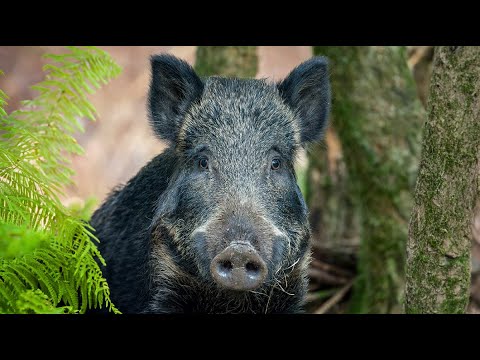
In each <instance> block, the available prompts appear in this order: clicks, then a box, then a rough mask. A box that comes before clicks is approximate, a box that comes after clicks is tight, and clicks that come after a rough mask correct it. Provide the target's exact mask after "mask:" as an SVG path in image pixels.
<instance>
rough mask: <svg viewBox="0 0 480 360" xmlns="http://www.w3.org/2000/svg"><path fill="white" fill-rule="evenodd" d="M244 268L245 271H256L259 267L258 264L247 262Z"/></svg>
mask: <svg viewBox="0 0 480 360" xmlns="http://www.w3.org/2000/svg"><path fill="white" fill-rule="evenodd" d="M245 269H247V272H251V273H256V272H258V270H259V269H260V265H258V264H256V263H253V262H248V263H247V265H245Z"/></svg>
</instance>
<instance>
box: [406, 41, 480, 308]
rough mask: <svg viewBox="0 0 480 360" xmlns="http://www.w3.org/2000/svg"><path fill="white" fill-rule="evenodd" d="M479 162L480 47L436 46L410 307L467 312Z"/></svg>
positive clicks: (412, 238) (412, 240)
mask: <svg viewBox="0 0 480 360" xmlns="http://www.w3.org/2000/svg"><path fill="white" fill-rule="evenodd" d="M479 162H480V48H479V47H453V46H445V47H438V48H436V49H435V58H434V68H433V74H432V79H431V85H430V95H429V100H428V119H427V122H426V125H425V129H424V139H423V150H422V161H421V164H420V170H419V175H418V181H417V185H416V188H415V206H414V209H413V212H412V216H411V219H410V227H409V239H408V247H407V269H406V272H407V284H406V307H405V308H406V311H407V312H408V313H463V312H465V310H466V306H467V304H468V299H469V286H470V266H471V265H470V247H471V237H472V232H471V226H472V218H473V209H474V206H475V202H476V200H477V198H478V196H479V192H480V191H479V182H478V171H479Z"/></svg>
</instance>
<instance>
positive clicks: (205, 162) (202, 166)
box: [198, 158, 208, 170]
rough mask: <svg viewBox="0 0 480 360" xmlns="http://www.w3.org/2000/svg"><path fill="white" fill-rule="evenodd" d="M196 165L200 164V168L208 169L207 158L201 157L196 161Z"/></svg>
mask: <svg viewBox="0 0 480 360" xmlns="http://www.w3.org/2000/svg"><path fill="white" fill-rule="evenodd" d="M198 165H199V166H200V168H202V169H205V170H206V169H208V160H207V159H205V158H202V159H200V160H199V161H198Z"/></svg>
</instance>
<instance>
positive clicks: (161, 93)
mask: <svg viewBox="0 0 480 360" xmlns="http://www.w3.org/2000/svg"><path fill="white" fill-rule="evenodd" d="M150 62H151V65H152V77H151V82H150V92H149V95H148V97H149V99H148V105H149V117H150V123H151V125H152V127H153V130H154V131H155V133H156V134H157V136H159V137H160V138H161V139H164V140H167V141H171V142H175V140H176V137H177V134H178V131H179V130H180V127H181V125H182V122H183V119H184V117H185V114H186V112H187V110H188V108H189V107H190V105H191V104H192V103H193V102H194V101H195V100H198V99H199V98H200V96H201V95H202V91H203V82H202V80H200V78H199V77H198V76H197V74H195V71H194V70H193V69H192V67H191V66H190V65H189V64H188V63H187V62H185V61H183V60H180V59H178V58H176V57H174V56H172V55H167V54H163V55H154V56H152V57H151V59H150Z"/></svg>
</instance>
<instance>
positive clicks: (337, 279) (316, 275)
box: [308, 268, 349, 285]
mask: <svg viewBox="0 0 480 360" xmlns="http://www.w3.org/2000/svg"><path fill="white" fill-rule="evenodd" d="M308 276H309V277H310V279H313V280H316V281H317V282H318V283H320V284H326V285H343V284H346V283H348V280H349V279H348V278H344V277H341V276H337V275H334V274H329V273H327V272H325V271H322V270H318V269H315V268H310V269H308Z"/></svg>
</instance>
